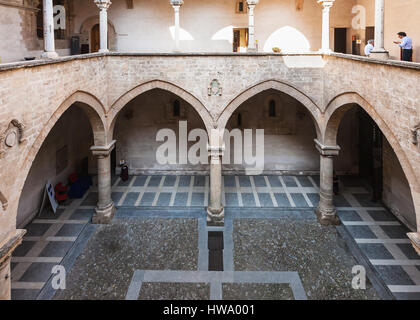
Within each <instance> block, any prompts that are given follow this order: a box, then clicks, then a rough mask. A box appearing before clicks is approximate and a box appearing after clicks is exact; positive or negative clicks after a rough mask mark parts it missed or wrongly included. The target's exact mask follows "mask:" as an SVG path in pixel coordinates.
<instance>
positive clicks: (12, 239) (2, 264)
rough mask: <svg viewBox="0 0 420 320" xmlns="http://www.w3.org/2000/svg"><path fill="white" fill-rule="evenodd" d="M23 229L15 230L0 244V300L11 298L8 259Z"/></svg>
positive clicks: (22, 234)
mask: <svg viewBox="0 0 420 320" xmlns="http://www.w3.org/2000/svg"><path fill="white" fill-rule="evenodd" d="M25 232H26V231H25V230H20V229H18V230H15V232H14V233H13V234H12V235H11V236H9V237H8V238H7V240H5V241H4V242H2V243H1V244H0V300H10V299H11V281H10V279H11V274H10V273H11V270H10V260H11V256H12V253H13V251H14V250H15V249H16V247H17V246H18V245H20V243H21V242H22V238H23V236H24V234H25Z"/></svg>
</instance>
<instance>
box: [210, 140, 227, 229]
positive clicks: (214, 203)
mask: <svg viewBox="0 0 420 320" xmlns="http://www.w3.org/2000/svg"><path fill="white" fill-rule="evenodd" d="M209 152H210V204H209V207H208V208H207V221H208V222H209V223H212V224H218V225H223V223H224V218H225V209H224V208H223V205H222V156H223V148H220V147H209Z"/></svg>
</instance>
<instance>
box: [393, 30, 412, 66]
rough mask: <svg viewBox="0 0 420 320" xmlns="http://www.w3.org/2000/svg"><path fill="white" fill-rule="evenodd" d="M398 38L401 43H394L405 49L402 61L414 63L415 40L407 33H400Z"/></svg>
mask: <svg viewBox="0 0 420 320" xmlns="http://www.w3.org/2000/svg"><path fill="white" fill-rule="evenodd" d="M398 38H400V39H401V41H394V43H395V44H398V45H399V46H400V47H401V48H402V49H403V54H402V60H403V61H413V40H412V39H411V38H410V37H408V36H407V34H406V33H405V32H398Z"/></svg>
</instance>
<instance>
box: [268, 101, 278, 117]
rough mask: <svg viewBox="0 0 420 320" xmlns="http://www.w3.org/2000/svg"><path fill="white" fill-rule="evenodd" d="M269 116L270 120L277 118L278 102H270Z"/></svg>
mask: <svg viewBox="0 0 420 320" xmlns="http://www.w3.org/2000/svg"><path fill="white" fill-rule="evenodd" d="M268 116H269V117H270V118H275V117H276V102H275V101H274V100H270V103H269V110H268Z"/></svg>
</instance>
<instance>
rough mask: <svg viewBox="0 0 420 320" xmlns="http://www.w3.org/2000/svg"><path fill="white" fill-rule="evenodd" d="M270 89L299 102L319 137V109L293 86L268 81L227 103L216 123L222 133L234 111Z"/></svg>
mask: <svg viewBox="0 0 420 320" xmlns="http://www.w3.org/2000/svg"><path fill="white" fill-rule="evenodd" d="M270 89H273V90H276V91H279V92H282V93H285V94H287V95H289V96H291V97H292V98H294V99H296V100H297V101H299V102H300V103H301V104H302V105H303V106H304V107H305V108H306V109H307V110H308V111H309V114H310V115H311V118H312V120H313V121H314V125H315V129H316V132H317V135H318V136H319V135H320V133H321V132H320V128H319V123H318V121H319V120H318V119H319V118H320V115H321V110H320V108H319V107H318V106H317V105H316V104H315V102H314V101H313V100H312V99H311V98H310V97H308V96H307V95H306V94H304V93H303V92H301V91H299V90H298V89H296V88H294V87H293V86H291V85H289V84H287V83H284V82H280V81H277V80H268V81H264V82H261V83H258V84H256V85H254V86H252V87H250V88H248V89H247V90H245V91H243V92H242V93H241V94H239V95H238V96H236V98H234V99H233V100H232V101H231V102H229V104H228V105H227V106H226V107H225V108H223V111H222V113H221V115H220V116H219V119H218V121H217V123H218V127H219V128H220V129H221V130H222V131H223V130H224V129H225V128H226V125H227V123H228V121H229V119H230V118H231V116H232V115H233V113H234V112H235V110H236V109H238V108H239V107H240V106H241V105H242V104H243V103H244V102H246V101H247V100H249V99H250V98H252V97H254V96H256V95H257V94H259V93H261V92H264V91H267V90H270Z"/></svg>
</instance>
